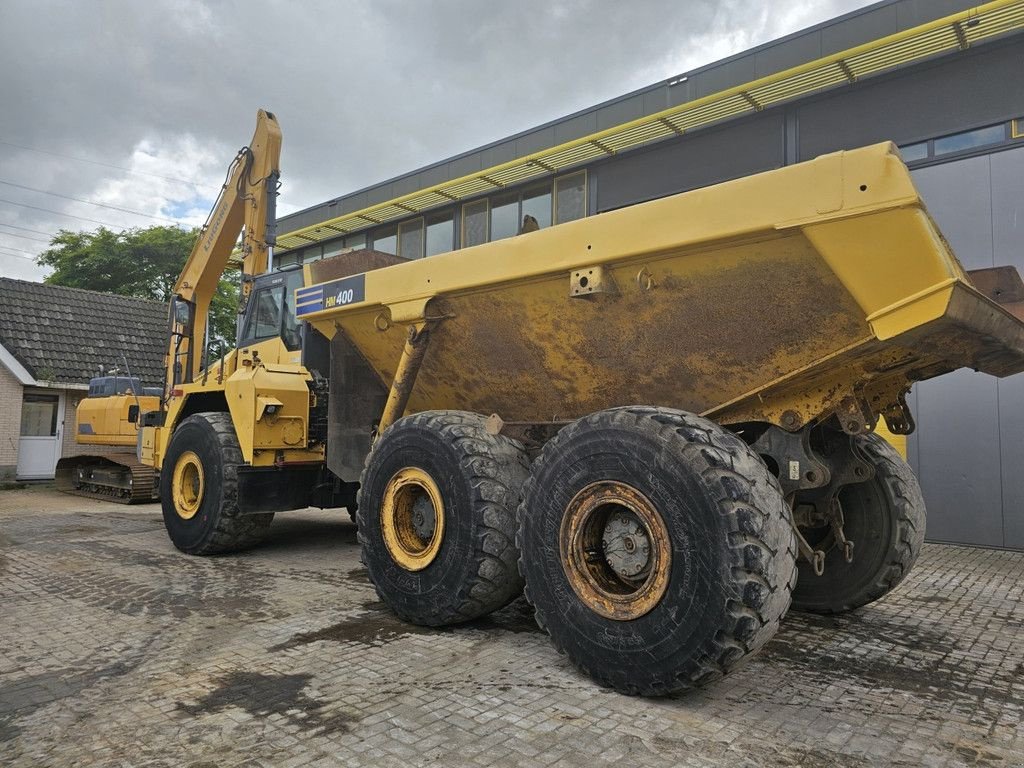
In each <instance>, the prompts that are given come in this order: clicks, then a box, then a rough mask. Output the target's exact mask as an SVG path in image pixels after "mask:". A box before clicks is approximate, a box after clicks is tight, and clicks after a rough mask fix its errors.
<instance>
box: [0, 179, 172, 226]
mask: <svg viewBox="0 0 1024 768" xmlns="http://www.w3.org/2000/svg"><path fill="white" fill-rule="evenodd" d="M0 184H6V185H7V186H9V187H17V188H18V189H27V190H28V191H29V192H38V193H39V194H42V195H52V196H53V197H60V198H63V199H64V200H74V201H75V202H76V203H86V204H87V205H95V206H96V207H98V208H109V209H110V210H112V211H120V212H121V213H131V214H133V215H135V216H144V217H145V218H147V219H153V220H155V221H167V222H170V223H171V224H178V223H180V222H179V220H178V219H168V218H167V217H166V216H153V215H152V214H149V213H143V212H142V211H133V210H132V209H131V208H121V207H120V206H117V205H107V204H106V203H96V202H93V201H92V200H86V199H85V198H84V197H72V196H71V195H62V194H60V193H59V192H48V191H47V190H45V189H36V188H35V187H26V186H25V185H24V184H15V183H14V182H13V181H4V180H3V179H0Z"/></svg>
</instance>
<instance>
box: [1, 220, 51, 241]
mask: <svg viewBox="0 0 1024 768" xmlns="http://www.w3.org/2000/svg"><path fill="white" fill-rule="evenodd" d="M0 224H2V225H3V226H5V227H10V228H11V229H20V230H21V231H22V232H35V233H36V234H37V235H46V236H47V237H56V235H55V234H54V233H53V232H43V231H42V230H41V229H29V228H28V227H19V226H18V225H17V224H8V223H7V222H6V221H3V222H0Z"/></svg>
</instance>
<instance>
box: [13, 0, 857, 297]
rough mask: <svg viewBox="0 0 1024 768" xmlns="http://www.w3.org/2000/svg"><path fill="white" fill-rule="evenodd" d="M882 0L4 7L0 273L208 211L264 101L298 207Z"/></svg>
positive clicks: (38, 2)
mask: <svg viewBox="0 0 1024 768" xmlns="http://www.w3.org/2000/svg"><path fill="white" fill-rule="evenodd" d="M868 4H869V3H868V2H867V1H866V0H766V1H765V2H758V1H755V0H717V1H716V0H648V1H644V0H632V1H630V2H626V1H624V0H522V1H521V2H496V1H490V0H449V1H442V0H438V1H437V2H427V1H426V0H423V1H419V2H417V1H416V0H404V1H401V2H400V1H399V0H366V1H365V2H357V1H356V0H352V1H350V2H341V1H339V2H326V1H325V2H301V1H299V0H292V1H291V2H286V1H285V0H222V1H220V2H214V1H213V0H209V1H208V2H203V1H201V0H144V1H140V2H132V1H131V0H93V1H84V0H83V1H81V2H78V1H76V2H72V1H70V0H69V1H68V2H45V1H43V0H0V72H2V73H3V74H2V78H0V96H2V99H0V105H2V106H0V201H2V202H0V233H2V234H0V274H2V275H5V276H10V277H19V278H24V279H31V280H39V279H42V277H43V276H44V274H45V273H44V271H43V270H42V269H40V268H39V267H37V266H36V265H35V264H34V262H33V261H32V254H36V253H38V252H39V251H40V250H43V249H45V247H46V245H47V241H48V236H49V235H52V234H53V233H55V232H56V231H57V230H58V229H60V228H64V229H72V230H79V229H94V228H96V227H97V226H98V222H102V223H103V224H106V225H108V226H110V227H111V228H115V229H121V228H123V227H135V226H149V225H151V224H156V223H166V222H168V221H178V222H181V223H182V224H186V225H197V224H201V223H202V221H203V220H204V219H205V217H206V213H207V211H208V210H209V208H210V207H211V205H212V203H213V200H214V199H215V197H216V194H217V191H218V188H219V185H220V184H221V181H222V179H223V177H224V172H225V170H226V168H227V164H228V162H229V161H230V160H231V158H232V157H233V156H234V153H235V151H236V150H237V149H238V147H240V146H241V145H243V144H245V143H247V142H248V140H249V138H250V137H251V136H252V131H253V128H254V126H255V113H256V109H257V108H258V107H266V108H268V109H270V110H271V111H273V112H275V113H276V114H277V116H278V120H279V121H280V123H281V127H282V131H283V133H284V144H283V148H282V158H281V172H282V181H283V186H282V190H281V193H282V194H281V197H280V202H279V211H280V212H281V213H287V212H289V211H294V210H298V209H299V208H304V207H306V206H309V205H313V204H315V203H318V202H322V201H323V200H326V199H329V198H333V197H337V196H339V195H343V194H345V193H347V192H350V191H353V190H355V189H358V188H360V187H364V186H366V185H368V184H372V183H374V182H377V181H382V180H384V179H386V178H389V177H391V176H394V175H397V174H400V173H404V172H406V171H410V170H413V169H415V168H418V167H420V166H422V165H426V164H428V163H432V162H435V161H437V160H441V159H444V158H445V157H448V156H450V155H454V154H457V153H459V152H463V151H466V150H469V149H473V148H474V147H477V146H480V145H482V144H486V143H488V142H490V141H494V140H495V139H500V138H502V137H504V136H507V135H509V134H512V133H516V132H518V131H521V130H524V129H527V128H530V127H533V126H535V125H538V124H540V123H543V122H546V121H548V120H552V119H554V118H557V117H560V116H562V115H565V114H568V113H570V112H573V111H576V110H578V109H581V108H583V107H587V106H590V105H592V104H595V103H597V102H600V101H603V100H605V99H609V98H613V97H615V96H619V95H621V94H623V93H626V92H628V91H631V90H634V89H636V88H640V87H643V86H646V85H650V84H652V83H655V82H658V81H660V80H663V79H665V78H668V77H671V76H672V75H676V74H679V73H682V72H685V71H687V70H689V69H692V68H694V67H697V66H700V65H703V64H707V63H709V62H712V61H715V60H717V59H720V58H723V57H725V56H729V55H731V54H733V53H737V52H739V51H742V50H744V49H747V48H750V47H751V46H754V45H757V44H760V43H763V42H767V41H769V40H772V39H774V38H777V37H781V36H783V35H786V34H789V33H791V32H795V31H797V30H799V29H802V28H804V27H807V26H810V25H812V24H816V23H818V22H821V21H824V20H826V19H829V18H831V17H834V16H837V15H839V14H842V13H846V12H848V11H851V10H854V9H856V8H859V7H862V6H864V5H868ZM84 161H91V162H84ZM121 169H127V171H130V172H126V170H121ZM16 185H20V186H16ZM25 187H29V188H31V189H25ZM33 190H39V191H33ZM46 193H50V194H46ZM55 195H64V196H65V197H57V196H55ZM67 197H72V198H80V199H82V200H88V201H92V202H99V203H104V204H106V205H110V206H115V207H119V208H124V209H129V210H132V211H139V212H142V213H145V214H148V215H149V216H150V217H152V218H147V217H145V216H139V215H134V214H131V213H124V212H120V211H116V210H111V209H110V208H103V207H97V206H95V205H89V204H87V203H84V202H77V201H74V200H69V199H66V198H67ZM15 203H20V204H21V205H15ZM26 206H32V207H26ZM39 209H44V210H39ZM60 214H73V215H74V216H77V217H80V218H71V217H69V216H66V215H60ZM83 219H85V220H83Z"/></svg>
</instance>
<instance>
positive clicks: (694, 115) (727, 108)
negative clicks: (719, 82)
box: [666, 94, 753, 130]
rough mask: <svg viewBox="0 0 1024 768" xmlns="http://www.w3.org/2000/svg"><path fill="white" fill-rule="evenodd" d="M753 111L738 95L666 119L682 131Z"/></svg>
mask: <svg viewBox="0 0 1024 768" xmlns="http://www.w3.org/2000/svg"><path fill="white" fill-rule="evenodd" d="M752 109H753V106H751V104H750V102H748V101H747V100H746V99H744V98H743V97H742V96H740V95H739V94H736V95H734V96H728V97H726V98H724V99H721V100H718V101H713V102H711V103H710V104H705V105H704V106H701V107H697V108H695V109H687V110H684V111H682V112H680V113H679V114H676V115H671V116H669V117H668V118H666V119H667V120H668V121H669V122H670V123H672V125H674V126H675V127H677V128H682V129H683V130H685V129H687V128H694V127H696V126H698V125H704V124H706V123H711V122H714V121H715V120H721V119H723V118H726V117H732V116H733V115H738V114H741V113H743V112H748V111H750V110H752Z"/></svg>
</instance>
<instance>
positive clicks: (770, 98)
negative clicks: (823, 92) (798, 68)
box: [750, 64, 849, 106]
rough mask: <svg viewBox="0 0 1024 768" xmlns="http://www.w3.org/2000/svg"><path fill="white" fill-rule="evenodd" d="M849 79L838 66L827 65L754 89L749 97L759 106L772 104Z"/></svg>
mask: <svg viewBox="0 0 1024 768" xmlns="http://www.w3.org/2000/svg"><path fill="white" fill-rule="evenodd" d="M848 81H849V78H848V77H847V76H846V73H845V72H843V70H842V67H840V66H839V64H828V65H826V66H824V67H821V68H820V69H814V70H811V71H810V72H807V73H805V74H803V75H798V76H796V77H790V78H786V79H785V80H780V81H779V82H777V83H770V84H768V85H764V86H761V87H760V88H754V89H753V90H751V91H750V96H751V98H753V99H754V100H755V101H756V102H757V103H758V104H760V105H761V106H766V105H768V104H773V103H775V102H776V101H782V100H783V99H788V98H791V97H793V96H800V95H802V94H804V93H807V92H808V91H813V90H817V89H819V88H827V87H829V86H830V85H836V84H838V83H845V82H848Z"/></svg>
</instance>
